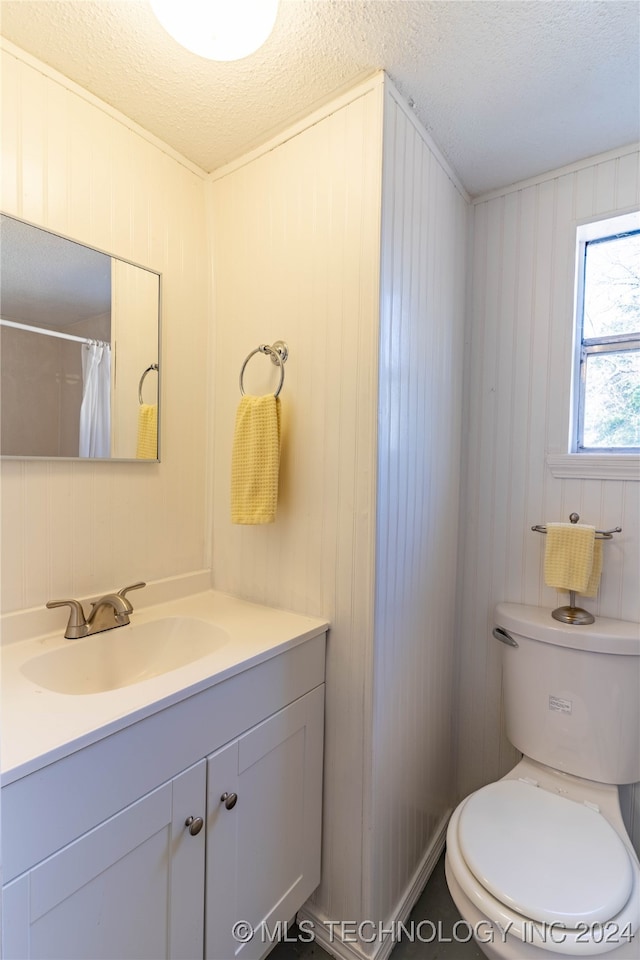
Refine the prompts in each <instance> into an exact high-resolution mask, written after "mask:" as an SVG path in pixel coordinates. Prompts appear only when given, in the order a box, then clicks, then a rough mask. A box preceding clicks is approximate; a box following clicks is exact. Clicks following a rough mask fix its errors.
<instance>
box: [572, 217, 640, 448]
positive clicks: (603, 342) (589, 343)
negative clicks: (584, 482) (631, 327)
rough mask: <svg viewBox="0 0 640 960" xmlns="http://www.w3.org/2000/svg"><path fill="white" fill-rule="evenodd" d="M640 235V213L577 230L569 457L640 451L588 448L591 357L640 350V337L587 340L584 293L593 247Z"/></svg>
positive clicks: (621, 336) (611, 218) (592, 222)
mask: <svg viewBox="0 0 640 960" xmlns="http://www.w3.org/2000/svg"><path fill="white" fill-rule="evenodd" d="M638 232H640V211H633V212H632V213H626V214H622V215H620V216H615V217H610V218H607V219H605V220H595V221H591V222H590V223H587V224H582V225H580V226H578V227H577V232H576V283H575V301H574V302H575V309H574V328H573V347H574V356H573V368H572V375H571V385H572V402H571V417H570V434H569V456H570V457H572V458H573V457H576V458H584V457H599V458H601V457H612V458H618V457H636V458H637V456H638V454H639V453H640V447H612V448H607V447H586V446H585V445H584V443H583V434H584V401H585V388H586V369H587V361H588V358H589V356H593V355H595V354H598V353H614V352H619V351H620V350H621V349H623V350H625V349H626V350H630V349H638V347H640V333H638V334H633V335H629V334H619V335H615V336H607V337H590V338H589V337H587V338H584V337H583V330H584V322H583V318H584V293H585V274H586V255H587V248H588V246H589V244H590V243H598V242H603V241H607V240H609V239H614V238H617V237H623V236H630V235H633V234H635V233H638Z"/></svg>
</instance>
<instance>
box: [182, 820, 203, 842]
mask: <svg viewBox="0 0 640 960" xmlns="http://www.w3.org/2000/svg"><path fill="white" fill-rule="evenodd" d="M184 825H185V827H189V833H190V834H191V836H192V837H195V836H196V834H198V833H200V831H201V830H202V828H203V826H204V820H203V819H202V817H187V819H186V820H185V822H184Z"/></svg>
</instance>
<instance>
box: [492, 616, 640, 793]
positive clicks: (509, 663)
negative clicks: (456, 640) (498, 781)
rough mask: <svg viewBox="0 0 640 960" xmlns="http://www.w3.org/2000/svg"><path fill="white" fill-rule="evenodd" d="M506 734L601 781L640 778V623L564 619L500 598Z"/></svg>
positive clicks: (546, 759)
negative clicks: (583, 622)
mask: <svg viewBox="0 0 640 960" xmlns="http://www.w3.org/2000/svg"><path fill="white" fill-rule="evenodd" d="M495 623H496V629H495V630H494V636H496V637H498V639H503V641H504V640H506V638H505V637H502V634H501V631H503V632H506V634H508V636H509V637H510V638H511V639H512V640H513V641H514V642H515V644H517V646H516V645H511V644H510V643H509V642H508V641H507V642H503V643H502V644H501V652H502V683H503V697H504V713H505V720H506V731H507V736H508V738H509V740H510V741H511V743H512V744H513V745H514V746H515V747H517V749H518V750H520V751H521V752H522V753H524V754H525V755H526V756H527V757H531V758H532V759H534V760H538V761H539V762H540V763H544V764H547V765H548V766H550V767H553V768H554V769H556V770H561V771H564V772H566V773H570V774H573V775H575V776H578V777H584V778H586V779H588V780H596V781H598V782H600V783H616V784H621V783H634V782H636V781H638V780H640V695H639V692H640V624H637V623H630V622H629V621H626V620H611V619H606V618H600V619H598V620H596V622H595V623H593V624H588V625H583V626H571V625H570V624H564V623H560V622H559V621H557V620H554V619H553V618H552V616H551V611H550V610H546V609H544V608H542V607H533V606H525V605H523V604H515V603H499V604H498V605H497V607H496V610H495Z"/></svg>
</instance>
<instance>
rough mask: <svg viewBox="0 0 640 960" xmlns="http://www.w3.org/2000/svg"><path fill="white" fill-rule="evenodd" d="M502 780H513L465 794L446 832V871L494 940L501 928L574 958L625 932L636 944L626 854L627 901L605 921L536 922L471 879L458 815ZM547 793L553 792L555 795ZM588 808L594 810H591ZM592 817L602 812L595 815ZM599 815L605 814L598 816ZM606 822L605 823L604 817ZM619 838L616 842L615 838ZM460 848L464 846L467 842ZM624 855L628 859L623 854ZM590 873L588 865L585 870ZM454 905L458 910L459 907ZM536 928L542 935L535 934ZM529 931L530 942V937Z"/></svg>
mask: <svg viewBox="0 0 640 960" xmlns="http://www.w3.org/2000/svg"><path fill="white" fill-rule="evenodd" d="M507 782H514V781H513V780H510V779H508V778H507V779H505V780H502V781H498V782H497V783H496V784H489V785H488V786H486V787H482V788H481V789H480V790H478V791H477V792H476V793H474V794H471V796H469V797H467V799H466V800H464V801H463V802H462V803H461V804H460V805H459V806H458V807H457V808H456V810H455V811H454V813H453V815H452V817H451V820H450V822H449V828H448V830H447V860H448V864H449V869H450V870H451V872H452V873H453V875H454V877H455V880H456V882H457V884H458V885H459V887H460V890H461V892H462V894H463V895H464V896H465V897H467V899H468V900H469V901H470V903H471V904H473V906H474V907H475V909H476V910H478V911H479V913H480V914H481V915H482V916H484V917H486V918H487V921H488V922H489V923H490V924H491V926H492V928H494V930H495V931H496V937H498V938H499V937H501V936H502V934H503V932H505V931H508V932H509V936H510V937H513V938H515V939H516V941H517V940H522V941H524V942H525V943H535V946H537V947H538V948H540V949H541V950H542V951H544V952H549V953H551V954H556V955H557V954H560V955H562V956H575V957H589V956H594V957H595V956H598V957H601V956H603V955H605V954H607V953H608V952H610V951H613V950H615V949H616V948H617V947H619V946H620V944H621V943H622V944H624V942H625V940H626V939H628V937H629V936H630V935H631V934H633V935H634V942H637V941H636V939H635V938H637V936H638V930H639V928H640V870H639V868H638V865H637V864H636V863H635V862H634V861H633V859H632V858H630V865H631V874H632V876H631V888H630V891H629V897H628V899H627V902H626V903H625V904H624V905H623V907H622V909H621V910H620V911H619V912H618V913H616V914H615V915H611V916H609V917H608V918H607V919H606V920H605V921H597V922H596V921H592V922H588V921H584V922H581V923H580V924H579V925H577V926H574V925H572V924H571V923H570V921H569V919H568V918H566V919H565V920H564V921H562V920H558V919H556V920H555V921H554V922H553V923H552V924H549V923H548V921H539V920H538V921H537V920H535V919H534V918H533V917H531V915H528V914H527V913H522V912H520V911H518V910H516V909H515V908H514V906H513V905H512V904H511V903H510V902H509V901H510V899H512V898H510V897H509V896H508V895H506V894H505V893H504V892H503V891H498V890H497V889H496V892H495V893H493V892H491V891H490V890H489V889H487V888H486V887H485V886H484V885H483V883H482V881H481V880H479V879H478V878H477V877H476V875H475V874H474V873H473V872H472V870H471V868H470V866H469V865H468V864H467V862H466V859H465V857H464V855H463V852H462V848H461V844H460V830H459V824H460V819H461V815H462V813H463V812H464V810H465V808H466V806H467V805H468V804H469V803H470V802H471V801H472V799H473V798H476V797H478V795H479V794H484V793H485V791H488V790H489V788H492V790H493V788H494V787H496V786H498V784H501V783H507ZM515 782H518V781H515ZM525 786H530V787H531V790H532V791H535V790H538V789H539V790H540V791H541V792H542V793H551V791H548V790H545V789H544V788H542V787H540V788H536V787H534V786H533V785H526V784H523V787H525ZM518 789H520V788H518ZM551 795H552V796H557V795H556V794H551ZM557 799H561V800H564V799H565V798H564V797H557ZM479 802H484V798H483V801H477V800H474V804H473V806H477V804H478V803H479ZM568 802H571V801H568ZM472 809H473V807H472ZM593 812H594V813H596V811H595V810H594V811H593ZM597 816H602V815H601V814H597ZM602 819H603V820H604V819H605V818H604V817H602ZM607 825H608V826H611V825H610V824H609V823H608V821H607ZM611 829H612V830H613V833H614V834H615V836H616V837H617V838H618V839H620V837H619V834H618V833H617V832H616V831H615V829H614V828H613V827H611ZM620 842H621V843H622V840H621V839H620ZM465 846H466V848H467V849H468V841H467V840H466V841H465ZM623 846H624V844H623ZM625 852H626V850H625ZM517 856H518V851H517V850H515V849H514V850H512V851H510V858H514V857H517ZM627 856H628V857H629V854H627ZM591 871H592V868H591V869H590V871H589V872H591ZM602 879H603V883H608V881H609V878H608V877H603V878H602ZM460 909H462V908H461V907H460ZM463 915H464V914H463ZM549 928H550V930H551V935H545V934H547V933H548V932H549ZM540 931H541V932H542V936H540V935H539V934H540ZM609 931H613V932H614V933H615V936H614V937H611V938H608V933H609ZM532 935H533V940H531V936H532ZM625 955H626V954H625Z"/></svg>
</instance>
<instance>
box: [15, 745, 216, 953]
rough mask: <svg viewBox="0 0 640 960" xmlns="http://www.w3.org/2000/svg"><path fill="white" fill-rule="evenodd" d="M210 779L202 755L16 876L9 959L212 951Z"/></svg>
mask: <svg viewBox="0 0 640 960" xmlns="http://www.w3.org/2000/svg"><path fill="white" fill-rule="evenodd" d="M204 784H205V761H204V760H202V761H201V762H200V763H198V764H196V765H194V766H193V767H190V768H189V769H188V770H185V772H184V773H182V774H181V775H180V776H178V777H176V778H175V779H174V780H172V781H170V782H169V783H166V784H164V785H163V786H161V787H158V788H157V789H156V790H153V791H152V792H151V793H150V794H147V795H146V796H145V797H142V798H141V799H140V800H138V801H137V802H135V803H133V804H131V805H130V806H128V807H127V808H126V809H125V810H122V811H121V812H120V813H117V814H115V815H114V816H113V817H110V818H109V820H107V821H106V822H105V823H102V824H100V825H99V826H97V827H95V828H94V829H93V830H91V831H89V833H87V834H84V835H83V836H82V837H79V838H78V839H77V840H75V841H73V842H72V843H70V844H68V845H67V846H66V847H64V848H63V849H62V850H60V851H58V852H56V853H54V854H53V855H52V856H51V857H48V858H47V859H46V860H44V861H43V862H42V863H39V864H37V866H35V867H33V868H32V869H31V870H28V871H27V872H26V873H24V874H22V876H20V877H18V878H17V879H16V880H13V881H12V882H11V883H8V884H6V885H5V887H4V890H3V933H4V937H3V941H4V943H3V946H4V949H3V956H4V957H5V958H6V960H12V958H15V960H18V958H23V957H25V958H26V957H29V958H33V960H36V958H37V960H89V958H98V957H100V958H104V960H108V958H114V960H115V958H122V960H124V958H127V960H143V958H144V960H158V958H161V957H167V958H169V957H171V958H175V960H179V958H192V957H194V958H195V957H200V956H202V944H203V936H202V900H203V883H202V877H203V871H204V850H205V843H204V837H205V835H204V831H201V832H200V834H199V835H196V836H192V835H191V834H190V833H189V831H188V830H187V829H185V819H186V818H185V810H190V809H194V810H197V809H200V810H203V807H204ZM25 826H26V825H25ZM27 828H28V827H27Z"/></svg>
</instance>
